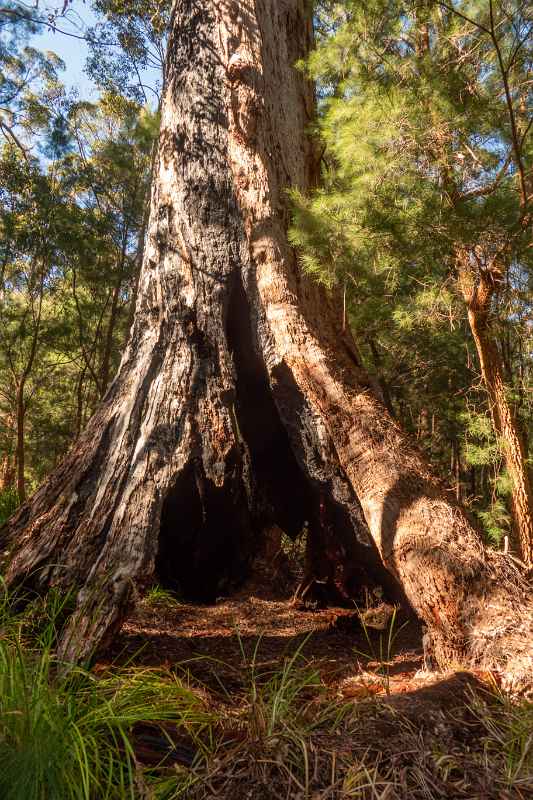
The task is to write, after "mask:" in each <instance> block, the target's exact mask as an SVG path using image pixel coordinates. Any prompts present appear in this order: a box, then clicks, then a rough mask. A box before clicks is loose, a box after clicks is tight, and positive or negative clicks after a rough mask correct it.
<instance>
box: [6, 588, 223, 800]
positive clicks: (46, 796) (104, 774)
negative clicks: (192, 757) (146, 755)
mask: <svg viewBox="0 0 533 800" xmlns="http://www.w3.org/2000/svg"><path fill="white" fill-rule="evenodd" d="M68 602H69V599H68V598H60V597H59V596H56V597H55V598H54V597H53V598H52V599H49V600H48V601H47V604H46V606H45V607H42V608H41V609H40V610H37V609H36V608H35V604H34V608H33V611H32V612H31V614H30V618H31V619H32V620H33V622H34V621H35V614H36V613H37V616H38V617H40V623H39V626H38V630H39V635H38V636H37V637H35V631H36V629H35V626H34V624H33V623H32V624H31V625H28V616H27V614H26V615H24V614H22V615H21V614H18V615H17V614H15V612H14V611H13V603H14V598H9V597H8V596H7V595H6V594H5V592H3V593H2V597H1V602H0V793H1V796H2V797H3V798H6V800H18V798H20V799H21V800H22V799H23V800H30V798H31V800H41V799H42V800H51V799H52V798H57V800H59V798H61V800H105V799H106V798H109V799H111V798H116V799H117V800H119V799H120V800H123V799H124V798H128V797H130V798H132V800H133V798H137V797H139V796H140V795H139V791H140V787H141V786H142V785H143V783H144V777H143V773H142V771H141V768H140V767H139V765H138V762H137V760H136V757H135V752H134V735H135V730H136V726H138V725H139V724H140V723H149V724H150V725H151V726H152V727H156V728H157V726H158V725H161V724H163V723H168V724H172V725H174V726H178V727H180V728H182V729H183V730H184V731H187V732H188V733H189V734H190V735H192V736H193V737H194V736H196V735H197V734H198V733H199V732H200V731H201V730H202V729H203V728H204V727H205V726H206V725H207V724H208V723H209V715H208V714H207V713H206V712H205V710H204V707H203V703H202V701H201V700H199V699H198V697H197V696H196V695H194V694H193V693H192V692H191V691H190V690H189V689H187V688H186V687H185V686H183V684H181V683H180V682H179V681H178V680H177V679H176V678H175V677H173V676H172V675H171V674H166V673H163V672H158V671H155V670H149V669H141V668H137V669H130V670H125V669H115V670H113V672H112V673H104V674H101V675H99V676H98V677H96V676H95V675H94V674H92V673H90V672H88V671H86V670H83V669H81V668H74V667H71V668H69V669H68V671H65V670H63V669H62V665H61V664H59V663H58V662H57V659H56V657H55V656H54V654H53V651H52V649H51V644H52V642H53V641H54V640H55V638H56V633H57V626H58V624H59V623H60V618H61V616H62V614H63V612H64V609H65V604H66V603H68ZM29 631H31V632H32V634H33V636H29V635H28V634H29ZM36 647H37V648H38V649H35V648H36ZM147 777H148V776H147Z"/></svg>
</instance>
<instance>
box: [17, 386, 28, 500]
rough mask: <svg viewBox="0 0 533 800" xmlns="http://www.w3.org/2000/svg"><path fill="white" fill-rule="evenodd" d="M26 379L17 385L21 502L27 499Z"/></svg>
mask: <svg viewBox="0 0 533 800" xmlns="http://www.w3.org/2000/svg"><path fill="white" fill-rule="evenodd" d="M24 386H25V384H24V381H22V380H21V381H20V383H19V385H18V386H17V449H16V461H17V493H18V496H19V500H20V502H21V503H23V502H24V500H25V499H26V441H25V435H24V427H25V421H26V403H25V399H24Z"/></svg>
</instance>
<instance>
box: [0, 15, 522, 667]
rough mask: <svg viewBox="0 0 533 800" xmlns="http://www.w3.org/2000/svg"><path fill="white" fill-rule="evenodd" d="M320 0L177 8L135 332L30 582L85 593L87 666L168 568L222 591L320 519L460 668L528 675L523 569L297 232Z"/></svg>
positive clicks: (37, 550) (51, 500) (16, 560)
mask: <svg viewBox="0 0 533 800" xmlns="http://www.w3.org/2000/svg"><path fill="white" fill-rule="evenodd" d="M306 8H307V4H306V3H305V2H304V0H241V2H232V0H224V2H218V1H217V2H215V0H203V2H198V0H178V1H177V2H176V5H175V9H174V17H173V27H172V35H171V40H170V45H169V54H168V61H167V69H166V90H165V95H164V101H163V108H162V127H161V137H160V146H159V156H158V168H157V170H156V181H155V184H154V189H153V197H152V211H151V219H150V225H149V231H148V241H147V246H146V252H145V257H144V263H143V269H142V274H141V279H140V285H139V294H138V301H137V308H136V314H135V320H134V325H133V329H132V334H131V338H130V342H129V345H128V347H127V350H126V353H125V355H124V358H123V361H122V364H121V367H120V370H119V374H118V376H117V378H116V379H115V381H114V382H113V384H112V386H111V388H110V391H109V392H108V394H107V396H106V398H105V399H104V402H103V404H102V406H101V408H100V409H99V411H98V412H97V413H96V415H95V417H94V418H93V420H92V421H91V423H90V424H89V426H88V429H87V430H86V432H85V433H84V434H83V435H82V436H81V438H80V440H79V442H78V444H77V445H76V447H75V448H74V449H73V450H72V452H71V453H70V454H69V456H68V457H67V458H66V459H65V461H64V462H63V464H62V465H61V466H60V467H59V468H58V469H57V470H56V471H55V472H54V473H53V475H52V476H51V477H50V479H49V480H48V481H47V482H46V484H45V485H44V486H43V487H41V489H40V490H39V491H38V492H37V494H36V495H35V497H34V498H33V499H32V500H31V502H30V503H28V504H26V505H25V506H24V507H23V508H22V510H21V511H20V512H19V513H18V515H17V516H16V517H15V518H14V519H13V520H12V521H11V523H10V525H9V526H8V529H7V531H6V534H5V535H6V538H7V540H8V541H9V542H10V543H11V546H12V558H11V561H10V564H9V569H8V579H9V581H10V582H11V583H16V582H18V581H23V580H26V581H27V580H28V577H29V576H30V575H32V576H35V578H34V581H35V583H36V585H37V586H38V588H45V587H46V586H47V585H49V584H50V583H55V584H60V585H70V584H72V583H78V584H80V585H81V590H80V593H79V598H78V608H77V610H76V612H75V614H74V615H73V617H72V619H71V622H70V624H69V626H68V628H67V631H66V633H65V636H64V638H63V641H62V648H61V652H62V654H63V656H64V657H66V658H69V659H70V658H74V657H78V658H79V657H80V656H83V655H86V654H87V653H88V652H89V651H90V649H91V648H92V647H93V646H94V645H95V644H97V643H99V642H105V638H106V635H108V634H109V633H110V632H112V631H113V630H114V629H115V628H116V626H117V625H119V624H120V621H121V618H122V616H123V614H124V613H126V612H127V610H128V608H129V605H130V603H131V602H132V601H133V599H134V594H135V592H134V590H135V589H140V590H141V591H142V589H143V588H144V587H145V586H146V585H147V584H148V583H149V582H150V581H151V580H152V578H153V575H154V573H156V574H158V575H159V577H160V578H163V580H164V581H165V582H166V583H167V584H172V582H173V581H176V582H178V583H179V584H180V586H181V587H182V588H184V589H185V590H186V591H187V593H188V594H189V595H190V596H194V595H195V593H196V594H197V595H198V596H201V595H202V593H204V592H205V587H206V586H210V587H211V590H213V586H214V591H215V592H216V591H217V589H216V583H217V581H220V580H221V579H222V578H224V579H225V580H231V579H233V578H235V577H237V576H238V574H240V573H241V572H242V569H243V567H244V566H245V562H246V559H247V557H248V555H249V553H250V552H251V550H252V549H253V546H254V537H255V536H256V535H257V531H258V530H260V529H261V527H262V526H264V525H265V524H267V523H268V524H278V525H279V526H280V527H281V528H283V529H284V530H286V531H287V532H288V533H289V534H293V535H294V534H296V533H297V532H298V531H299V530H300V529H301V527H302V525H303V523H304V520H308V521H309V526H310V530H311V531H312V535H313V536H315V537H320V534H321V530H322V527H323V526H324V520H327V528H328V530H329V531H334V532H335V537H336V542H335V554H334V555H335V558H337V559H339V560H346V559H352V560H353V559H356V558H357V559H359V561H360V562H361V563H363V564H366V565H367V566H368V568H369V569H370V570H372V569H374V575H377V574H378V572H377V569H378V568H377V566H376V565H377V563H378V559H377V556H378V554H379V557H380V558H381V560H382V563H383V564H385V566H386V567H387V569H388V570H389V572H390V573H391V574H392V575H393V576H394V577H395V579H397V581H398V582H399V584H400V585H402V586H403V588H404V590H405V592H406V594H407V597H408V599H409V601H410V603H411V605H412V606H413V608H415V610H416V611H417V613H418V614H419V616H420V617H421V618H422V619H424V620H425V622H426V624H427V625H428V627H429V628H430V629H431V631H432V634H433V639H434V644H435V651H436V655H437V658H438V659H439V660H440V663H441V664H450V663H451V662H458V661H462V662H464V661H465V660H476V659H477V660H479V661H481V660H482V659H483V660H484V661H485V662H486V663H487V664H490V665H492V666H494V665H496V664H499V665H500V666H501V665H505V664H507V665H508V666H510V668H512V669H513V670H516V671H518V672H520V671H523V669H524V664H525V663H526V662H527V659H528V658H530V651H528V650H527V647H528V646H529V645H528V638H527V636H528V632H529V631H530V626H531V617H530V616H528V617H527V619H526V620H525V621H524V613H522V614H521V615H520V619H518V614H517V613H516V608H517V604H522V603H525V604H526V599H525V586H524V583H523V582H521V580H520V576H519V574H518V571H517V570H516V569H515V568H514V567H513V566H512V563H511V562H509V561H505V560H503V559H502V558H500V557H498V556H496V555H495V554H489V553H486V552H485V551H484V550H483V548H482V546H481V544H480V541H479V539H478V536H477V534H476V532H475V531H474V530H473V528H472V527H471V525H470V523H469V522H468V520H467V518H466V517H465V515H464V514H463V512H462V511H461V510H460V508H459V507H458V506H456V505H453V504H451V503H450V502H449V501H448V500H447V499H446V497H445V495H444V494H443V492H442V491H441V487H440V486H439V485H438V483H437V481H436V480H435V479H434V478H433V477H432V475H431V474H430V472H429V469H428V468H427V466H426V464H425V463H424V461H423V460H422V458H421V457H420V455H419V454H418V453H417V452H416V451H415V450H414V449H413V448H412V447H411V446H410V444H409V443H408V442H407V440H406V438H405V436H404V434H403V433H402V431H401V430H400V428H399V427H398V426H397V425H396V424H395V423H394V422H393V421H392V419H391V418H390V416H389V414H388V413H387V411H386V410H385V408H384V407H383V405H382V404H381V402H380V401H379V400H378V399H377V397H376V396H375V394H374V393H373V391H372V388H371V384H370V380H369V378H368V376H367V375H366V373H365V372H364V370H363V369H362V367H361V364H360V362H359V358H358V355H357V351H356V348H355V346H354V342H353V340H352V338H351V335H350V332H349V330H347V329H345V327H344V326H343V319H342V308H337V307H336V306H335V305H334V303H333V301H332V299H331V298H330V297H329V296H328V295H327V294H326V293H325V291H324V290H322V289H321V288H319V287H318V286H316V285H314V284H313V283H312V282H310V281H309V280H308V279H307V278H305V277H304V276H303V275H302V273H301V270H300V269H299V265H298V262H297V258H296V256H295V253H294V252H293V251H292V249H291V248H290V246H289V244H288V240H287V227H288V224H289V220H290V210H289V205H288V199H287V189H288V188H289V187H292V188H298V189H300V190H303V191H306V190H308V189H309V188H310V187H312V186H313V185H315V183H316V178H317V169H318V164H317V158H316V155H315V151H314V147H313V143H312V141H311V140H310V139H309V138H308V136H307V135H306V129H307V127H308V125H309V122H310V121H311V120H312V118H313V114H314V96H313V88H312V86H311V85H309V84H308V83H307V82H306V81H305V80H304V78H303V76H302V75H301V74H300V73H299V72H298V71H297V70H295V69H294V67H293V65H294V63H295V62H296V61H297V59H299V58H301V57H302V56H304V55H305V54H306V53H307V51H308V48H309V46H310V44H311V41H312V30H311V21H310V18H309V15H308V13H307V11H306ZM361 508H362V510H363V512H364V518H365V520H366V524H365V521H364V520H363V518H362V515H361ZM330 550H331V547H330ZM509 578H510V579H511V580H509ZM522 608H524V606H522ZM527 610H528V607H527V604H526V611H527ZM526 616H527V615H526ZM513 637H514V638H513ZM511 639H512V641H511ZM511 661H512V662H513V663H512V664H508V663H507V662H511Z"/></svg>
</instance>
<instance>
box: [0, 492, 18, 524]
mask: <svg viewBox="0 0 533 800" xmlns="http://www.w3.org/2000/svg"><path fill="white" fill-rule="evenodd" d="M18 505H19V497H18V494H17V492H16V490H15V489H13V488H9V487H8V488H7V489H3V490H2V491H0V525H3V524H4V522H5V521H6V520H8V519H9V517H10V516H11V515H12V514H14V513H15V511H16V510H17V508H18Z"/></svg>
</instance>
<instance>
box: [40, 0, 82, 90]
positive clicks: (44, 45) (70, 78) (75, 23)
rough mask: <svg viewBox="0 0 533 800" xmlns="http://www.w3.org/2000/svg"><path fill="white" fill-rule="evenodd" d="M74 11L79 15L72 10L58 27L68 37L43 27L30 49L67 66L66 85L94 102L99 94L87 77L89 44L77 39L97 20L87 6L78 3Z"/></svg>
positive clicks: (60, 21)
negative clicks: (47, 52)
mask: <svg viewBox="0 0 533 800" xmlns="http://www.w3.org/2000/svg"><path fill="white" fill-rule="evenodd" d="M75 7H76V8H79V12H77V11H75V10H72V9H71V10H70V11H69V12H68V17H67V18H64V19H61V20H59V21H58V24H57V27H58V28H59V29H60V30H62V31H65V33H60V32H59V31H52V30H50V28H46V27H45V26H44V25H43V26H42V32H41V33H40V34H39V35H36V36H34V37H32V40H31V45H32V46H33V47H36V48H37V49H39V50H51V51H52V52H54V53H56V54H57V55H58V56H59V57H60V58H61V59H63V61H64V62H65V72H64V73H63V81H64V83H65V84H66V86H67V87H68V88H73V89H77V90H78V91H79V93H80V95H83V96H84V97H86V98H88V99H91V98H92V96H93V95H95V94H96V90H95V88H94V84H93V83H92V81H91V80H90V79H89V78H88V77H87V75H85V73H84V67H85V60H86V58H87V54H88V48H87V43H86V42H84V41H83V40H82V39H77V38H74V37H75V36H83V35H84V33H85V31H86V29H87V27H90V26H91V25H93V24H94V22H95V16H94V14H93V13H92V11H91V9H90V8H89V7H87V6H86V5H85V4H84V5H81V4H80V3H77V4H76V6H75ZM66 34H72V35H71V36H68V35H66Z"/></svg>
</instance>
